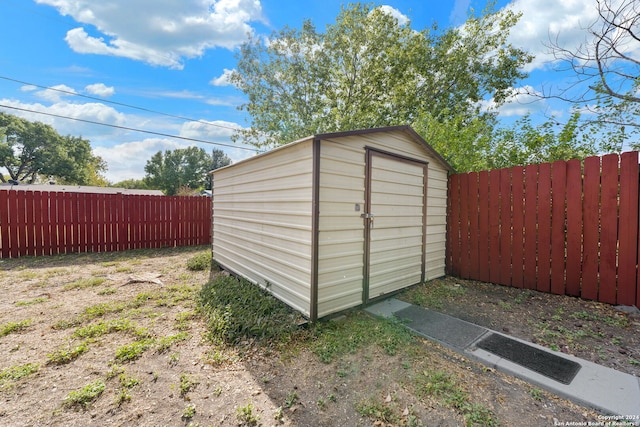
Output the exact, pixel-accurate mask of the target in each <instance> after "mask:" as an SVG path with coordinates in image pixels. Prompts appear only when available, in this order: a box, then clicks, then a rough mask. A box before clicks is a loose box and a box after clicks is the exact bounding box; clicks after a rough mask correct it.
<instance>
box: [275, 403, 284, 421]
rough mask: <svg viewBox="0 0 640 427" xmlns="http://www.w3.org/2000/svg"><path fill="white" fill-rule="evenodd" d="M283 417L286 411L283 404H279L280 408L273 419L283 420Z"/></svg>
mask: <svg viewBox="0 0 640 427" xmlns="http://www.w3.org/2000/svg"><path fill="white" fill-rule="evenodd" d="M283 418H284V411H283V410H282V406H278V408H277V409H276V412H275V413H274V414H273V419H274V420H276V421H278V422H282V420H283Z"/></svg>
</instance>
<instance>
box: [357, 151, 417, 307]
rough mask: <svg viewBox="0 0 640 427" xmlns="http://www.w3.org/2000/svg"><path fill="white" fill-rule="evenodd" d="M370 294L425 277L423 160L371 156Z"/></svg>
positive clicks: (376, 294) (379, 293)
mask: <svg viewBox="0 0 640 427" xmlns="http://www.w3.org/2000/svg"><path fill="white" fill-rule="evenodd" d="M371 161H372V164H371V209H370V211H371V213H372V214H374V215H375V217H374V219H373V222H372V226H371V229H370V236H371V237H370V242H371V243H370V261H369V265H370V268H369V297H370V298H376V297H379V296H381V295H384V294H387V293H390V292H393V291H397V290H399V289H402V288H405V287H407V286H411V285H414V284H416V283H419V282H420V281H421V280H422V237H423V235H422V231H423V217H424V211H423V207H424V205H423V203H424V190H425V188H424V175H425V173H426V171H425V167H424V165H423V164H417V163H413V162H411V163H410V162H405V161H402V160H398V159H394V158H390V157H386V156H380V155H376V154H375V153H373V155H372V156H371Z"/></svg>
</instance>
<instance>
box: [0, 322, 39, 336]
mask: <svg viewBox="0 0 640 427" xmlns="http://www.w3.org/2000/svg"><path fill="white" fill-rule="evenodd" d="M32 323H33V321H32V320H31V319H25V320H21V321H20V322H7V323H3V324H2V325H0V337H4V336H6V335H9V334H12V333H15V332H20V331H24V330H25V329H27V328H28V327H29V326H31V324H32Z"/></svg>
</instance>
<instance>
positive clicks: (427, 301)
mask: <svg viewBox="0 0 640 427" xmlns="http://www.w3.org/2000/svg"><path fill="white" fill-rule="evenodd" d="M465 292H466V289H465V288H464V287H463V286H461V285H460V284H459V283H457V281H456V280H455V279H454V278H451V277H446V278H444V279H442V280H436V281H431V282H428V283H427V284H426V285H424V286H416V287H414V288H411V289H409V290H408V291H406V292H404V293H403V294H402V297H403V299H404V300H406V301H408V302H410V303H412V304H415V305H419V306H422V307H427V308H433V309H440V308H442V305H443V303H444V302H445V301H452V300H455V299H457V298H460V297H462V296H463V295H464V294H465Z"/></svg>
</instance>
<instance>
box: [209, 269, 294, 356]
mask: <svg viewBox="0 0 640 427" xmlns="http://www.w3.org/2000/svg"><path fill="white" fill-rule="evenodd" d="M198 306H199V309H200V311H201V312H202V313H203V315H204V316H205V319H206V320H207V325H208V327H209V336H210V338H211V339H212V340H213V341H215V342H223V343H230V344H233V343H237V342H239V341H241V340H243V339H246V338H257V339H259V340H270V339H286V338H287V337H288V336H290V335H291V334H292V333H293V332H294V331H295V330H296V329H297V325H298V320H299V318H300V316H299V314H297V313H296V312H294V311H293V310H292V309H290V308H289V307H287V306H286V305H285V304H284V303H282V302H280V301H278V300H277V299H275V298H274V297H273V296H271V295H270V294H269V293H268V292H267V291H265V290H264V289H262V288H260V287H259V286H256V285H254V284H252V283H250V282H249V281H247V280H244V279H237V278H235V277H231V276H218V277H216V278H215V279H213V280H212V281H211V282H209V283H208V284H206V285H205V286H204V287H203V288H202V290H201V291H200V298H199V302H198Z"/></svg>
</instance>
